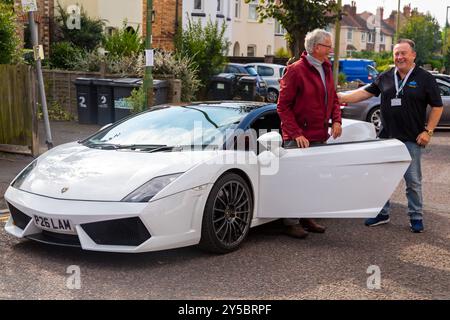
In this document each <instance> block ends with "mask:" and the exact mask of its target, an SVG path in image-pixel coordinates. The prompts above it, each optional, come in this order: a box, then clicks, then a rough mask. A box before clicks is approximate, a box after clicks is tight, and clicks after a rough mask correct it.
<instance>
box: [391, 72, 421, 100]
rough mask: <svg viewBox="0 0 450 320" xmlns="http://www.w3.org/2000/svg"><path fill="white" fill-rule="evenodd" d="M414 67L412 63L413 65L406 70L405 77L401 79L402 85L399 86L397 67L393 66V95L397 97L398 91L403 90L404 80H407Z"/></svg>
mask: <svg viewBox="0 0 450 320" xmlns="http://www.w3.org/2000/svg"><path fill="white" fill-rule="evenodd" d="M415 67H416V66H415V65H414V66H413V67H412V68H411V69H410V70H409V71H408V73H407V74H406V77H405V78H404V79H403V81H402V85H401V86H400V88H399V87H398V78H397V71H398V69H397V68H395V72H394V81H395V91H396V93H395V96H396V97H398V94H399V92H400V91H402V90H403V87H404V86H405V84H406V82H407V81H408V78H409V76H410V75H411V73H412V72H413V70H414V68H415Z"/></svg>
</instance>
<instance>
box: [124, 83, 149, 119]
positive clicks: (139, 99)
mask: <svg viewBox="0 0 450 320" xmlns="http://www.w3.org/2000/svg"><path fill="white" fill-rule="evenodd" d="M125 101H126V103H127V104H128V105H129V106H131V112H132V113H139V112H142V111H144V110H146V106H145V92H144V88H143V87H140V88H139V89H133V91H132V92H131V96H130V97H128V98H125Z"/></svg>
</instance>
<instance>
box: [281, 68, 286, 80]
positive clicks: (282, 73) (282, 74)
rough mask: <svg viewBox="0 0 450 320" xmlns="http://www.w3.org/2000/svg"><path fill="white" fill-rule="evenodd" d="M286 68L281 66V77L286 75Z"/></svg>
mask: <svg viewBox="0 0 450 320" xmlns="http://www.w3.org/2000/svg"><path fill="white" fill-rule="evenodd" d="M285 70H286V68H285V67H283V68H280V78H283V76H284V71H285Z"/></svg>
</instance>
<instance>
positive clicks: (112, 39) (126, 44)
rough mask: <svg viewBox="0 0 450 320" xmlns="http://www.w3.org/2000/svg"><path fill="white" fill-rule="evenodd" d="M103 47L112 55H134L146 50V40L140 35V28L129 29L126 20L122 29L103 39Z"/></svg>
mask: <svg viewBox="0 0 450 320" xmlns="http://www.w3.org/2000/svg"><path fill="white" fill-rule="evenodd" d="M103 47H104V48H105V50H106V51H108V54H109V55H110V56H111V55H112V56H126V57H129V56H133V55H135V54H139V53H142V51H144V42H143V41H142V37H141V36H140V35H139V28H138V30H136V31H132V30H128V29H127V25H126V21H125V22H124V24H123V27H122V29H120V30H117V31H115V32H113V34H112V35H110V36H107V37H106V38H105V39H104V41H103Z"/></svg>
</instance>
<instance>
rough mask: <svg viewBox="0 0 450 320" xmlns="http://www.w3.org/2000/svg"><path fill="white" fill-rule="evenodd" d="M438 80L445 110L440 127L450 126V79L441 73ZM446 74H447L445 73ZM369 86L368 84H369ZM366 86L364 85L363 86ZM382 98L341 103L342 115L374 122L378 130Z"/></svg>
mask: <svg viewBox="0 0 450 320" xmlns="http://www.w3.org/2000/svg"><path fill="white" fill-rule="evenodd" d="M433 76H435V77H436V82H437V83H438V86H439V89H440V91H441V97H442V103H443V104H444V112H443V113H442V117H441V120H440V121H439V124H438V126H439V127H450V79H449V81H444V80H442V79H443V78H444V79H445V77H441V75H435V74H433ZM444 76H446V75H444ZM367 86H368V85H367ZM363 88H364V87H363ZM380 104H381V98H380V96H378V97H372V98H369V99H367V100H364V101H361V102H358V103H352V104H348V105H347V104H343V105H341V110H342V116H343V117H344V118H348V119H356V120H362V121H367V122H371V123H373V125H374V126H375V128H376V129H377V131H379V130H380V128H381V111H380ZM429 112H430V108H428V110H427V116H428V113H429Z"/></svg>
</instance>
